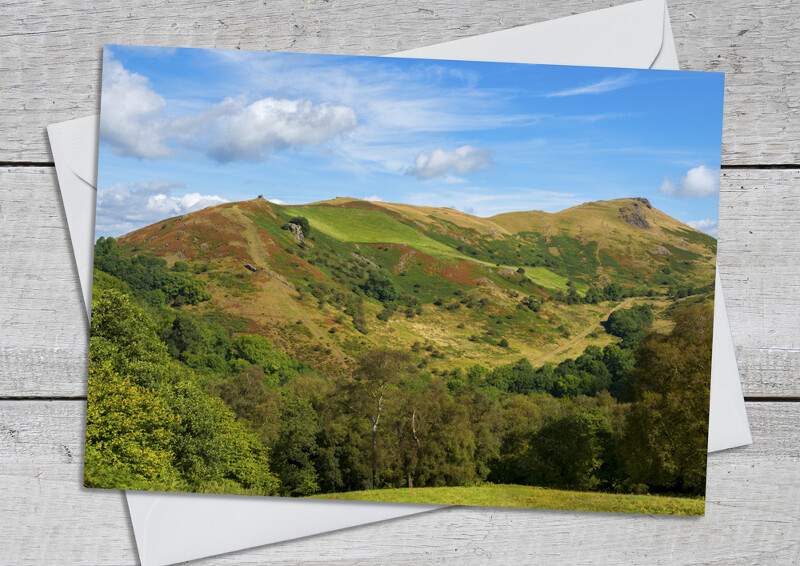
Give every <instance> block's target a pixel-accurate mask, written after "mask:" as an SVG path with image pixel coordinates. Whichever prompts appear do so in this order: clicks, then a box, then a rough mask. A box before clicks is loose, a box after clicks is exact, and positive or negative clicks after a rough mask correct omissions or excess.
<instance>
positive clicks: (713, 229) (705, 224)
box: [687, 218, 719, 238]
mask: <svg viewBox="0 0 800 566" xmlns="http://www.w3.org/2000/svg"><path fill="white" fill-rule="evenodd" d="M687 224H688V225H689V226H691V227H692V228H694V229H695V230H700V231H701V232H705V233H706V234H710V235H711V236H714V237H715V238H716V237H717V230H718V226H719V222H718V221H717V220H716V219H714V218H704V219H703V220H690V221H689V222H687Z"/></svg>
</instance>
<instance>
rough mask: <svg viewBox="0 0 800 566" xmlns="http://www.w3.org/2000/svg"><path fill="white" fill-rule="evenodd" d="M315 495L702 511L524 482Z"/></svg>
mask: <svg viewBox="0 0 800 566" xmlns="http://www.w3.org/2000/svg"><path fill="white" fill-rule="evenodd" d="M314 497H315V498H317V499H346V500H355V501H391V502H396V503H437V504H449V505H470V506H481V507H486V506H489V507H523V508H529V509H533V508H535V509H564V510H581V511H606V512H615V513H646V514H656V515H704V514H705V501H704V500H703V499H701V498H687V497H664V496H659V495H627V494H616V493H597V492H586V491H564V490H558V489H547V488H542V487H534V486H527V485H491V484H487V485H482V486H478V487H426V488H410V489H409V488H402V489H378V490H371V491H352V492H347V493H328V494H319V495H315V496H314Z"/></svg>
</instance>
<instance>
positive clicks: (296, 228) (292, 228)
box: [286, 222, 306, 244]
mask: <svg viewBox="0 0 800 566" xmlns="http://www.w3.org/2000/svg"><path fill="white" fill-rule="evenodd" d="M286 229H287V230H289V232H291V234H292V235H293V236H294V237H295V238H297V241H298V242H300V243H301V244H302V243H304V242H305V241H306V237H305V235H304V234H303V228H302V226H300V225H299V224H295V223H293V222H289V223H288V224H287V225H286Z"/></svg>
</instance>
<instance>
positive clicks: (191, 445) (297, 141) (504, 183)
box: [84, 46, 723, 515]
mask: <svg viewBox="0 0 800 566" xmlns="http://www.w3.org/2000/svg"><path fill="white" fill-rule="evenodd" d="M722 89H723V75H721V74H716V73H691V72H679V71H636V70H629V69H610V68H596V67H595V68H588V67H587V68H584V67H560V66H544V65H523V64H502V63H485V62H480V63H479V62H463V61H427V60H419V59H391V58H372V57H352V56H333V55H304V54H288V53H258V52H242V51H218V50H200V49H165V48H147V47H126V46H109V47H107V48H106V51H105V60H104V69H103V87H102V104H101V118H100V139H101V143H100V153H99V160H98V196H97V220H96V237H97V244H96V246H95V272H94V286H93V299H92V326H91V331H92V337H91V348H90V369H89V402H88V410H87V429H86V431H87V432H86V434H87V436H86V463H85V470H84V472H85V485H86V486H87V487H99V488H113V489H134V490H137V489H138V490H155V491H184V492H203V493H234V494H252V495H274V496H286V497H320V498H328V499H357V500H370V501H403V502H416V503H440V504H462V505H481V506H509V507H535V508H553V509H580V510H598V511H623V512H639V513H670V514H690V515H697V514H702V513H703V510H704V500H703V495H704V492H705V470H706V446H707V427H708V402H709V400H708V396H709V381H710V365H711V342H712V328H713V299H714V277H715V265H716V239H715V234H716V220H717V216H718V196H717V195H718V189H719V160H720V137H721V127H722V125H721V119H722Z"/></svg>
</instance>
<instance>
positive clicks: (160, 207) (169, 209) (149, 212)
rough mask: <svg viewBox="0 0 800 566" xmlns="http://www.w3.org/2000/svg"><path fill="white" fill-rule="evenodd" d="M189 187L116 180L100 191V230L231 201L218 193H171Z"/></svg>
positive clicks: (119, 230)
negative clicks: (117, 182) (177, 194)
mask: <svg viewBox="0 0 800 566" xmlns="http://www.w3.org/2000/svg"><path fill="white" fill-rule="evenodd" d="M184 188H186V187H185V185H184V184H183V183H180V182H169V181H162V180H157V181H150V182H146V183H131V184H127V185H123V184H116V185H114V186H113V187H111V188H109V189H104V190H100V191H98V192H97V221H96V229H97V233H98V234H113V235H120V234H125V233H127V232H130V231H131V230H135V229H137V228H141V227H142V226H147V225H148V224H152V223H153V222H157V221H159V220H163V219H164V218H169V217H171V216H178V215H181V214H187V213H189V212H195V211H197V210H200V209H202V208H206V207H208V206H214V205H217V204H222V203H224V202H228V201H227V199H224V198H222V197H220V196H218V195H201V194H200V193H184V194H182V195H179V196H172V194H171V193H172V191H173V189H184Z"/></svg>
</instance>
